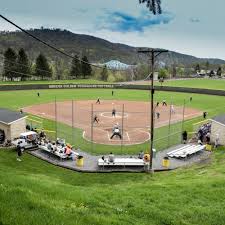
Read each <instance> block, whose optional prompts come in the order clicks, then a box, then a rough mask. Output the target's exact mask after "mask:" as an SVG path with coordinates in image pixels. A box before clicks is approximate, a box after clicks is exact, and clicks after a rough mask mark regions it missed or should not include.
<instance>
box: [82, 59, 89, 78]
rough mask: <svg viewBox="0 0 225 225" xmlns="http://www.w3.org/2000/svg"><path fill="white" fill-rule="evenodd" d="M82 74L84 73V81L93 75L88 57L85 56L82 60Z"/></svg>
mask: <svg viewBox="0 0 225 225" xmlns="http://www.w3.org/2000/svg"><path fill="white" fill-rule="evenodd" d="M81 72H82V75H83V78H84V79H85V77H86V76H90V75H91V72H92V69H91V65H90V64H89V62H88V58H87V56H84V57H83V58H82V62H81Z"/></svg>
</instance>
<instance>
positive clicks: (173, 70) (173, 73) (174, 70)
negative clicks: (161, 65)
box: [172, 64, 177, 77]
mask: <svg viewBox="0 0 225 225" xmlns="http://www.w3.org/2000/svg"><path fill="white" fill-rule="evenodd" d="M176 76H177V68H176V65H175V64H173V66H172V77H176Z"/></svg>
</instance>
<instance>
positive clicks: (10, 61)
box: [3, 48, 18, 81]
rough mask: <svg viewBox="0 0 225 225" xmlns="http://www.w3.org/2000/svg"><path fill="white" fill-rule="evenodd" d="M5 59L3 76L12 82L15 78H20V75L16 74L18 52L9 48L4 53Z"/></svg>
mask: <svg viewBox="0 0 225 225" xmlns="http://www.w3.org/2000/svg"><path fill="white" fill-rule="evenodd" d="M4 57H5V58H4V72H3V76H5V77H7V78H9V79H10V80H11V81H12V80H13V78H14V77H17V76H18V73H16V58H17V56H16V52H15V51H14V50H13V49H12V48H8V49H7V50H6V51H5V53H4Z"/></svg>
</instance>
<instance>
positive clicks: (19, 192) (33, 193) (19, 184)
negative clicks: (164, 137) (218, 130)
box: [0, 149, 225, 225]
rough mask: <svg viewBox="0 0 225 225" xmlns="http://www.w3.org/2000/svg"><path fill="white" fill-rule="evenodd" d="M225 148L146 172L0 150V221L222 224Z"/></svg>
mask: <svg viewBox="0 0 225 225" xmlns="http://www.w3.org/2000/svg"><path fill="white" fill-rule="evenodd" d="M224 171H225V151H224V150H222V149H220V150H218V151H217V152H216V153H215V155H213V156H212V163H210V164H205V163H202V164H200V165H196V166H193V167H191V168H186V169H179V170H176V171H172V172H164V173H155V174H154V176H153V177H152V176H151V175H149V174H127V173H123V174H85V173H76V172H73V171H69V170H65V169H62V168H58V167H55V166H52V165H50V164H48V163H46V162H43V161H41V160H38V159H36V158H35V157H32V156H30V155H27V154H25V155H24V156H23V161H22V162H18V161H16V153H15V152H13V151H11V150H10V151H9V150H8V151H3V150H1V151H0V202H1V204H0V224H1V225H3V224H4V225H6V224H7V225H8V224H10V225H28V224H29V225H43V224H48V225H59V224H65V225H70V224H71V225H78V224H79V225H102V224H105V225H107V224H114V225H126V224H129V225H131V224H135V225H136V224H138V225H145V224H146V225H224V221H225V202H224V195H225V189H224V185H225V172H224Z"/></svg>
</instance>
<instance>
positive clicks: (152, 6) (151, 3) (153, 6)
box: [139, 0, 162, 15]
mask: <svg viewBox="0 0 225 225" xmlns="http://www.w3.org/2000/svg"><path fill="white" fill-rule="evenodd" d="M139 3H140V4H142V3H146V7H147V8H148V9H149V11H150V12H152V13H153V14H154V15H155V14H161V13H162V9H161V0H139Z"/></svg>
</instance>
